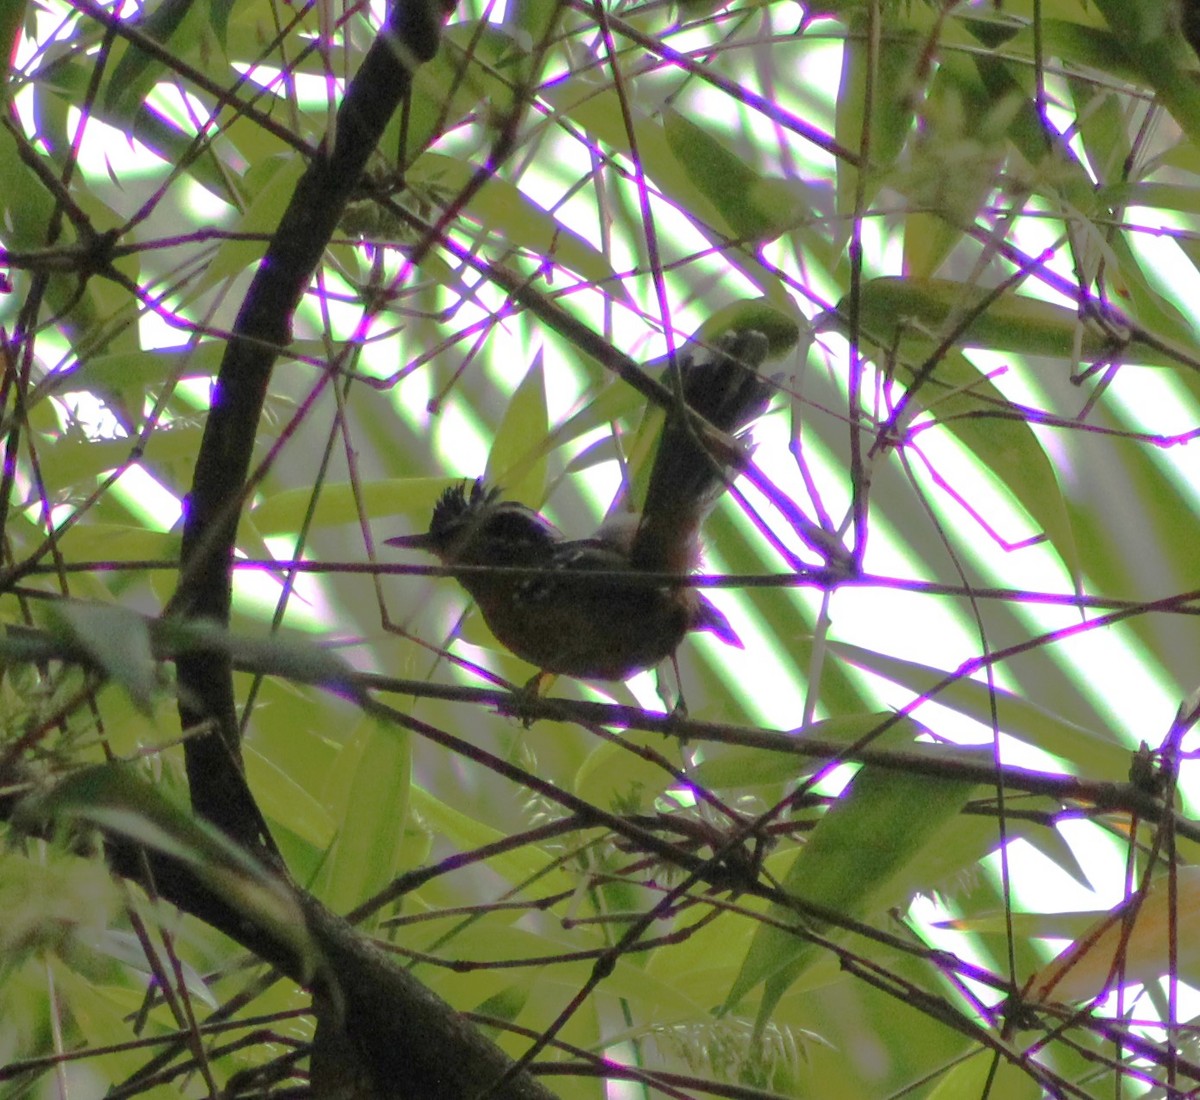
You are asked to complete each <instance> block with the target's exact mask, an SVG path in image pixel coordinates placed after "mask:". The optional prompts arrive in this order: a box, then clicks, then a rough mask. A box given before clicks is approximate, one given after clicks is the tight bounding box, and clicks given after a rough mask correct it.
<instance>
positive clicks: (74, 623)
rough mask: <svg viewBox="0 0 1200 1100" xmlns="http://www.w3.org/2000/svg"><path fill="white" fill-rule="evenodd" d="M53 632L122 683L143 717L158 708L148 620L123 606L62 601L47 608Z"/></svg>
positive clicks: (155, 669) (158, 685) (156, 668)
mask: <svg viewBox="0 0 1200 1100" xmlns="http://www.w3.org/2000/svg"><path fill="white" fill-rule="evenodd" d="M46 617H47V619H48V621H49V623H50V629H51V632H52V633H53V634H54V635H56V636H57V637H58V638H59V640H61V641H63V642H65V643H67V645H68V646H72V647H73V646H79V647H80V648H82V649H83V650H84V651H85V652H86V653H87V654H88V655H89V656H90V657H91V658H92V660H93V661H94V662H95V663H96V666H97V667H98V668H100V669H102V670H103V671H104V673H105V675H106V676H108V677H110V678H111V679H112V680H114V681H116V682H117V683H118V684H120V685H121V686H122V687H123V688H124V689H125V690H126V691H127V692H128V693H129V698H130V699H131V700H132V702H133V704H134V705H135V706H136V707H137V708H138V710H140V711H141V712H142V713H143V714H147V715H148V714H150V713H151V712H152V711H153V709H154V695H155V693H156V692H157V691H158V690H159V688H160V682H159V677H158V666H157V665H156V664H155V661H154V657H153V654H152V652H151V646H150V630H149V627H148V624H147V621H146V619H145V618H144V617H143V616H142V615H138V614H136V613H135V612H133V611H129V610H127V609H125V608H123V607H116V606H110V605H107V604H89V603H81V602H78V601H75V600H60V601H58V602H57V603H53V604H50V605H49V606H48V607H47V608H46Z"/></svg>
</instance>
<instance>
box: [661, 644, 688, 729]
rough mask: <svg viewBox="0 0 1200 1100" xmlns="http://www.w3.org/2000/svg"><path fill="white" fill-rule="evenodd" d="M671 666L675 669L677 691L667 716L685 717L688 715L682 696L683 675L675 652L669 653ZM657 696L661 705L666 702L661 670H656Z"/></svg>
mask: <svg viewBox="0 0 1200 1100" xmlns="http://www.w3.org/2000/svg"><path fill="white" fill-rule="evenodd" d="M671 668H673V669H674V670H675V686H676V688H677V689H678V693H677V694H676V696H675V703H674V705H673V706H672V707H671V709H670V710H669V711H668V712H667V717H668V718H686V717H687V716H688V708H687V700H686V699H684V697H683V677H682V676H681V675H680V673H679V658H678V656H677V655H676V654H674V653H672V654H671ZM657 678H658V697H659V698H660V699H661V700H662V701H663V705H664V706H666V703H667V693H666V690H665V689H664V686H663V675H662V670H661V669H659V672H658V677H657Z"/></svg>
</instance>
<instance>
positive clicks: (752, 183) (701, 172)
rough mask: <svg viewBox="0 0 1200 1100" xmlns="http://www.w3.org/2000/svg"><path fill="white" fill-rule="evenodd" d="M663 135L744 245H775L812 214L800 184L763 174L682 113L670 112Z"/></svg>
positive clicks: (664, 120)
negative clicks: (798, 186)
mask: <svg viewBox="0 0 1200 1100" xmlns="http://www.w3.org/2000/svg"><path fill="white" fill-rule="evenodd" d="M663 132H664V133H665V134H666V138H667V144H668V145H669V146H670V149H671V152H672V153H673V154H674V155H675V158H676V159H677V160H678V161H679V163H680V164H681V165H682V166H683V169H684V171H685V172H686V173H687V175H688V178H689V179H690V180H691V181H692V183H693V184H695V185H696V187H697V188H698V189H699V191H700V192H701V193H702V194H703V195H704V196H705V198H707V199H708V200H709V202H711V203H712V204H713V206H714V207H715V208H716V209H717V210H719V211H720V212H721V216H722V217H723V218H724V219H725V222H726V223H727V224H728V225H729V227H730V228H731V229H732V230H733V234H734V236H735V237H737V238H738V239H739V240H743V241H747V242H750V243H754V244H759V243H763V242H765V241H771V240H774V239H775V238H776V237H778V236H781V235H782V234H783V233H786V232H787V231H788V230H789V229H791V228H793V227H794V226H796V225H797V224H799V223H800V221H801V220H802V219H803V218H805V217H806V216H807V215H808V213H809V206H808V204H807V203H806V202H805V201H804V200H803V197H802V195H801V193H800V191H799V190H798V188H797V187H796V185H795V184H794V183H789V182H788V181H785V180H781V179H775V178H769V177H765V176H762V175H760V174H759V173H758V172H756V171H755V170H754V169H753V168H751V167H750V166H749V165H748V164H746V162H745V160H744V159H743V158H742V157H739V156H738V155H737V154H736V153H734V152H732V151H731V150H729V149H727V148H726V147H725V145H724V144H723V143H722V142H720V141H718V140H717V138H715V137H713V135H712V134H710V133H709V132H708V131H707V130H705V129H704V128H703V127H701V126H698V125H697V124H696V123H695V122H693V121H692V120H691V119H689V118H686V117H685V116H684V115H682V114H680V113H679V112H678V111H670V110H669V111H666V112H664V115H663Z"/></svg>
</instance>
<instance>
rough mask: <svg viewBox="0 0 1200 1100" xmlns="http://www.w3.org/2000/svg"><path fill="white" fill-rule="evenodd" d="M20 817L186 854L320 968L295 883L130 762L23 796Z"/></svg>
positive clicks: (251, 916) (219, 890)
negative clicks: (169, 794)
mask: <svg viewBox="0 0 1200 1100" xmlns="http://www.w3.org/2000/svg"><path fill="white" fill-rule="evenodd" d="M16 820H17V821H18V822H19V823H25V826H24V827H26V828H33V827H39V828H40V827H41V825H42V823H45V822H49V823H52V824H59V825H62V824H69V823H78V824H82V825H87V826H91V827H93V828H97V829H103V830H105V831H107V832H109V833H111V834H114V835H118V836H122V837H125V838H126V839H127V840H130V841H133V842H134V843H136V844H140V845H143V846H144V847H146V848H150V849H152V850H154V851H157V852H161V853H162V854H163V855H167V856H170V857H172V858H174V859H177V860H179V861H180V862H182V863H184V864H185V865H186V866H188V867H189V868H190V869H191V871H192V873H193V874H195V875H196V877H197V878H198V879H199V880H200V881H201V882H202V883H204V884H205V886H207V887H208V888H209V889H210V890H212V891H213V892H214V893H216V894H217V895H219V896H220V897H222V898H223V899H224V900H225V901H226V902H227V903H228V904H230V905H232V906H233V907H234V908H235V909H236V910H237V911H238V912H239V913H240V914H241V915H242V917H243V919H244V920H246V921H248V922H250V923H251V924H254V925H257V926H258V927H260V928H263V929H265V930H267V931H268V932H270V933H271V934H272V935H273V936H275V937H277V938H279V939H280V940H281V941H282V942H284V943H287V944H289V945H290V946H291V948H292V950H293V951H295V953H296V954H297V956H299V957H300V958H301V959H307V960H308V965H307V967H306V969H307V970H308V971H309V972H310V973H312V972H315V969H316V964H317V955H316V949H315V947H314V945H313V944H312V941H311V939H310V937H309V935H308V930H307V923H306V921H305V917H304V913H303V910H302V909H301V908H300V906H299V904H298V902H297V900H296V896H295V894H294V893H293V892H292V889H291V887H289V886H288V885H286V884H285V883H284V882H283V881H282V880H281V879H280V878H278V877H277V876H276V875H275V874H273V873H272V872H271V871H269V870H267V869H266V868H265V867H264V866H263V865H262V864H261V863H259V862H258V860H256V859H255V858H254V857H253V856H251V855H250V854H249V853H248V852H246V851H245V850H244V849H243V848H242V847H240V846H239V845H237V844H235V843H234V842H233V841H232V840H230V839H229V838H228V837H227V836H226V835H225V834H224V833H223V832H221V830H220V829H218V828H216V827H215V826H213V825H210V824H208V823H207V822H205V821H201V820H200V819H199V818H196V817H195V816H193V814H192V812H191V810H190V809H189V808H188V807H186V806H182V805H178V804H177V803H175V802H174V801H172V800H171V799H169V798H168V797H167V796H166V795H165V794H163V793H162V791H161V790H159V789H158V788H156V787H155V786H153V785H152V784H150V783H149V782H147V781H146V780H145V779H144V778H143V777H142V776H141V775H140V774H139V773H138V772H137V771H136V770H135V769H134V768H132V767H130V766H129V765H127V764H120V763H112V764H104V765H100V766H98V767H94V768H85V769H83V770H81V771H78V772H75V773H74V774H72V775H70V776H68V777H67V778H66V779H64V780H62V781H61V782H60V783H58V784H57V785H56V786H55V787H54V788H52V789H51V790H50V791H49V792H47V793H46V794H43V795H38V796H35V797H33V798H29V799H26V800H25V801H24V802H22V803H21V804H20V806H19V808H18V814H17V818H16Z"/></svg>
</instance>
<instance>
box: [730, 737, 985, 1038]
mask: <svg viewBox="0 0 1200 1100" xmlns="http://www.w3.org/2000/svg"><path fill="white" fill-rule="evenodd" d="M911 751H914V752H917V751H920V752H927V753H928V757H929V762H930V768H931V770H935V769H936V767H937V762H938V760H939V759H952V758H953V759H962V758H963V757H964V756H968V757H969V756H971V755H972V754H970V753H968V752H965V751H964V750H961V749H957V750H947V749H945V748H944V747H942V746H924V745H914V746H913V747H912V750H911ZM975 755H978V754H975ZM973 789H974V784H973V783H968V782H963V781H961V780H949V779H942V778H937V777H935V776H933V775H910V774H906V773H903V772H898V771H890V770H887V769H883V768H874V767H864V768H862V769H861V770H860V771H859V772H858V774H857V775H856V776H855V777H854V779H853V780H852V781H851V783H850V786H849V789H848V790H847V791H846V792H845V793H844V794H843V795H842V796H841V797H840V798H839V799H838V800H837V802H836V803H835V804H834V806H833V807H832V808H831V809H830V810H829V812H828V813H827V814H826V815H825V816H824V817H823V818H822V819H821V821H820V822H819V823H818V824H817V827H816V828H815V829H814V830H813V832H812V834H811V835H810V837H809V839H808V842H807V843H806V844H805V845H804V846H803V847H802V848H801V850H800V853H799V855H798V856H797V857H796V859H795V860H794V861H793V863H792V866H791V868H790V870H789V871H788V873H787V876H786V878H785V880H784V883H783V887H784V890H785V891H786V892H787V893H788V894H789V895H790V896H792V897H794V898H796V899H797V900H798V901H799V902H800V903H801V906H803V905H804V904H808V905H813V906H818V907H820V908H822V909H827V910H833V911H836V912H838V913H841V914H844V915H845V916H847V917H856V918H857V917H862V916H864V915H866V914H868V913H871V912H874V911H877V910H881V909H883V908H885V907H886V906H888V905H890V904H894V903H901V904H903V903H904V902H906V901H907V900H908V897H909V896H910V894H911V888H910V884H908V883H907V882H905V880H904V872H905V870H906V868H907V867H908V865H909V864H910V863H911V862H912V861H913V860H914V859H916V857H917V856H918V855H920V854H921V853H922V852H923V850H924V849H925V848H926V847H927V846H930V845H932V844H934V843H935V842H937V841H938V840H939V839H940V837H941V836H942V835H943V830H945V829H946V828H948V827H949V825H950V823H951V822H953V821H954V819H955V818H957V816H958V814H959V812H960V811H961V810H962V808H963V805H964V804H965V803H966V801H967V798H968V797H969V796H970V794H971V792H972V790H973ZM770 916H771V918H772V920H773V921H774V922H776V923H775V924H773V925H767V924H763V925H761V926H760V927H759V928H758V930H757V931H756V933H755V936H754V940H753V942H752V943H751V946H750V950H749V951H748V952H747V955H746V958H745V960H744V962H743V964H742V969H741V972H740V973H739V974H738V977H737V979H736V980H735V981H734V983H733V988H732V989H731V991H730V993H729V997H728V998H727V1000H726V1002H725V1010H726V1011H729V1010H730V1009H732V1008H733V1007H734V1006H735V1005H737V1004H738V1002H739V1001H741V1000H742V998H743V997H745V996H746V994H747V993H748V992H749V991H750V990H751V989H753V988H754V987H755V986H757V985H759V984H760V983H764V982H765V983H766V987H765V989H764V993H763V999H762V1003H761V1004H760V1006H759V1016H758V1019H759V1025H760V1026H762V1024H763V1023H765V1021H766V1020H767V1019H768V1018H769V1017H770V1015H771V1013H772V1011H773V1010H774V1007H775V1005H776V1004H777V1003H778V1001H779V998H780V997H782V996H783V994H784V993H785V992H786V991H787V988H788V987H789V986H790V985H791V984H792V982H794V981H795V980H796V978H797V977H798V976H799V975H800V974H801V973H802V972H803V971H804V970H805V968H807V967H808V966H811V965H812V963H813V962H814V961H815V960H816V959H817V957H818V956H819V955H820V949H819V948H818V947H817V946H816V945H815V944H813V943H812V942H811V941H809V940H806V939H805V938H804V930H806V929H807V930H811V931H813V932H819V933H821V934H823V935H833V936H835V937H836V935H837V933H836V930H831V928H830V926H829V924H828V923H827V922H825V921H823V920H821V919H820V918H813V917H807V916H804V910H803V908H802V907H801V908H799V909H798V910H793V909H791V908H789V907H786V906H782V905H773V906H771V910H770ZM798 916H799V918H800V919H799V921H798V920H797V917H798ZM780 925H783V926H784V927H780ZM788 925H791V926H793V927H794V928H795V929H796V931H795V932H793V931H789V930H788V928H787V927H786V926H788Z"/></svg>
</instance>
